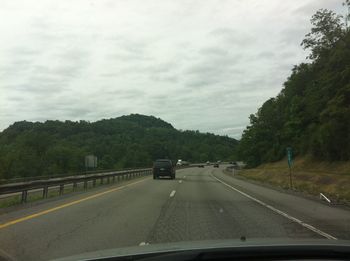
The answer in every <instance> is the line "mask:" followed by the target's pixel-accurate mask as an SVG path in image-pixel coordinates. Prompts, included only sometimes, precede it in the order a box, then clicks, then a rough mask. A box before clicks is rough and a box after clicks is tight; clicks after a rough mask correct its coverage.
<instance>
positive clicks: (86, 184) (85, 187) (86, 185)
mask: <svg viewBox="0 0 350 261" xmlns="http://www.w3.org/2000/svg"><path fill="white" fill-rule="evenodd" d="M87 187H88V182H87V180H84V190H87Z"/></svg>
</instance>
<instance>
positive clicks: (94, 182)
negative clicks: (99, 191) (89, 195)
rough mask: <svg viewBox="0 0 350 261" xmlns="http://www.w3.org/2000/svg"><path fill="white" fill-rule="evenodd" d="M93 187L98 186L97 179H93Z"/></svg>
mask: <svg viewBox="0 0 350 261" xmlns="http://www.w3.org/2000/svg"><path fill="white" fill-rule="evenodd" d="M92 187H96V179H93V180H92Z"/></svg>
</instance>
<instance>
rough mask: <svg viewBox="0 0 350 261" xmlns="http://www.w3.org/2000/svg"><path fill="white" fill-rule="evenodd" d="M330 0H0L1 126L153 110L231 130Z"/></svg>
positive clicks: (276, 83)
mask: <svg viewBox="0 0 350 261" xmlns="http://www.w3.org/2000/svg"><path fill="white" fill-rule="evenodd" d="M341 2H342V1H336V0H288V1H287V0H256V1H251V0H228V1H225V0H209V1H203V0H198V1H190V0H184V1H174V0H169V1H167V0H158V1H149V0H139V1H127V0H123V1H122V0H120V1H118V0H96V1H87V0H56V1H50V0H23V1H18V0H1V3H0V17H1V23H0V130H3V129H5V128H7V127H8V126H9V125H10V124H12V123H13V122H15V121H20V120H28V121H45V120H47V119H59V120H66V119H68V120H89V121H96V120H99V119H102V118H114V117H118V116H121V115H125V114H130V113H140V114H146V115H154V116H156V117H160V118H162V119H164V120H165V121H168V122H169V123H171V124H172V125H173V126H174V127H176V128H178V129H193V130H197V129H198V130H200V131H202V132H214V133H216V134H221V135H229V136H231V137H235V138H240V137H241V134H242V131H243V129H244V128H245V127H246V125H247V124H248V123H249V120H248V117H249V115H250V114H251V113H255V112H256V111H257V108H258V107H260V106H261V105H262V103H263V102H264V101H265V100H267V99H268V98H270V97H273V96H275V95H277V94H278V93H279V91H280V90H281V88H282V84H283V82H284V81H285V80H286V78H287V77H288V75H289V74H290V71H291V68H292V67H293V65H295V64H298V63H300V62H302V61H304V60H305V57H306V55H307V53H306V52H305V51H303V50H302V48H301V47H300V42H301V41H302V39H303V37H304V35H305V34H306V33H307V32H309V30H310V22H309V20H310V18H311V16H312V14H314V13H315V12H316V10H318V9H320V8H328V9H332V10H335V11H337V10H340V9H341V8H342V6H341Z"/></svg>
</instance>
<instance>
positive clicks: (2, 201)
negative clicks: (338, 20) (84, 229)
mask: <svg viewBox="0 0 350 261" xmlns="http://www.w3.org/2000/svg"><path fill="white" fill-rule="evenodd" d="M110 184H113V183H110ZM100 185H108V184H107V183H106V182H104V183H103V184H101V181H100V180H99V179H97V180H96V187H97V186H100ZM90 188H92V182H89V184H88V189H90ZM83 190H84V187H83V184H82V183H81V184H78V186H77V188H76V190H75V191H73V186H65V187H64V191H63V194H64V195H66V194H71V193H74V192H78V191H83ZM57 196H59V188H50V189H49V191H48V194H47V198H53V197H57ZM40 200H45V199H44V198H43V191H42V190H39V191H29V192H28V196H27V202H26V203H25V204H28V203H33V202H36V201H40ZM20 204H22V203H21V195H14V196H9V197H5V198H0V208H7V207H11V206H15V205H20Z"/></svg>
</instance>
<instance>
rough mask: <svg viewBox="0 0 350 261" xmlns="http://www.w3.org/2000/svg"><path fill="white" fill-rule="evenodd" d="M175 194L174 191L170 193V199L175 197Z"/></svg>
mask: <svg viewBox="0 0 350 261" xmlns="http://www.w3.org/2000/svg"><path fill="white" fill-rule="evenodd" d="M175 193H176V191H175V190H173V191H171V193H170V197H171V198H172V197H173V196H175Z"/></svg>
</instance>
